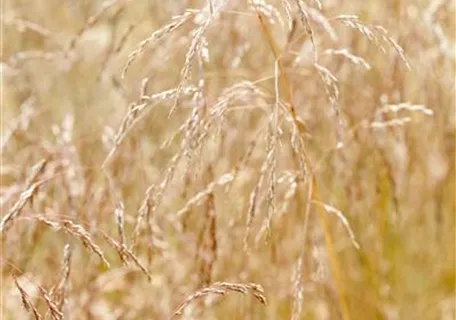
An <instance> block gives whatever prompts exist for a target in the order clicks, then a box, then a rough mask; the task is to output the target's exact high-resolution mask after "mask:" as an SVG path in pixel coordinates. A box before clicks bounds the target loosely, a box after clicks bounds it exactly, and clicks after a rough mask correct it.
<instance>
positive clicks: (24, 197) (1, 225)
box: [0, 159, 48, 234]
mask: <svg viewBox="0 0 456 320" xmlns="http://www.w3.org/2000/svg"><path fill="white" fill-rule="evenodd" d="M47 163H48V160H47V159H42V160H41V161H40V162H38V163H37V164H36V165H35V166H34V167H33V168H32V173H31V175H30V176H29V177H28V178H27V181H26V183H25V185H26V188H25V190H24V191H23V192H22V193H21V195H20V197H19V199H18V200H17V202H16V203H15V204H14V205H13V207H12V208H11V209H10V211H9V212H8V213H7V214H6V215H5V216H4V217H3V219H2V221H1V222H0V234H4V233H5V232H6V231H7V230H8V228H9V225H10V223H11V222H12V221H13V220H14V219H15V218H17V217H18V216H19V215H20V213H21V210H22V209H23V208H24V206H25V205H26V204H27V202H28V201H29V200H30V199H31V198H32V197H33V196H34V195H35V194H36V193H37V190H38V188H39V186H41V185H42V184H43V183H44V182H45V180H42V181H38V182H34V181H35V180H36V178H37V177H38V176H39V175H40V174H41V173H42V172H43V171H44V169H45V168H46V164H47Z"/></svg>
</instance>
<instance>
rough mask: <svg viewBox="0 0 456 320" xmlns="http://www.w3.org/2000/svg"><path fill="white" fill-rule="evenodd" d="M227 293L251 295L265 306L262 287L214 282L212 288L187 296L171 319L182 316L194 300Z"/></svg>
mask: <svg viewBox="0 0 456 320" xmlns="http://www.w3.org/2000/svg"><path fill="white" fill-rule="evenodd" d="M229 292H240V293H243V294H247V293H250V294H252V295H253V296H254V297H255V298H256V299H257V300H258V301H259V302H261V303H262V304H266V297H265V296H264V290H263V287H262V286H261V285H259V284H256V283H245V284H244V283H230V282H216V283H214V284H213V285H212V286H210V287H207V288H204V289H202V290H199V291H197V292H195V293H194V294H192V295H190V296H188V297H187V298H186V299H185V300H184V302H182V303H181V304H180V305H179V307H178V308H177V309H176V310H175V311H174V314H173V315H172V316H171V319H174V318H175V317H178V316H180V315H182V312H183V310H184V309H185V307H187V306H188V305H189V304H190V303H192V302H193V301H194V300H197V299H200V298H202V297H205V296H207V295H211V294H219V295H223V296H224V295H226V294H228V293H229Z"/></svg>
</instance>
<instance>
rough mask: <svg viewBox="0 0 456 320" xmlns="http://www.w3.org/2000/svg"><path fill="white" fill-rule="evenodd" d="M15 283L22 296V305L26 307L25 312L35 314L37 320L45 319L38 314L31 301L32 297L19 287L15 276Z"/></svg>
mask: <svg viewBox="0 0 456 320" xmlns="http://www.w3.org/2000/svg"><path fill="white" fill-rule="evenodd" d="M13 278H14V282H15V283H16V287H17V289H18V290H19V293H20V294H21V299H22V305H23V306H24V308H25V310H27V312H30V313H31V314H33V316H34V317H35V320H41V319H43V317H42V316H41V314H40V313H39V312H38V310H37V309H36V307H35V306H34V305H33V303H32V301H31V300H30V296H29V295H28V293H27V292H26V291H25V290H24V289H23V288H22V287H21V286H20V285H19V282H18V281H17V277H16V276H14V275H13Z"/></svg>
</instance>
